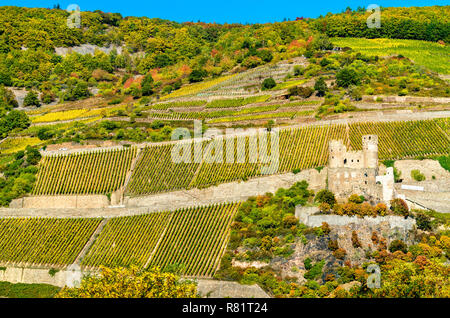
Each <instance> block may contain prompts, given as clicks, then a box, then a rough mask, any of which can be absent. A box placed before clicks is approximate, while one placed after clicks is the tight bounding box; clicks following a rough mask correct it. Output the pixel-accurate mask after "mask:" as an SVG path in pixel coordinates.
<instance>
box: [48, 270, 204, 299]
mask: <svg viewBox="0 0 450 318" xmlns="http://www.w3.org/2000/svg"><path fill="white" fill-rule="evenodd" d="M196 289H197V288H196V286H195V284H194V283H192V282H190V281H181V280H180V279H179V277H178V276H176V275H175V274H172V273H164V272H161V271H160V269H158V268H152V269H149V270H140V269H138V268H137V267H136V266H132V267H130V268H116V269H109V268H106V267H101V272H100V275H99V276H88V277H85V278H83V280H82V282H81V285H80V287H79V288H67V287H66V288H63V289H62V290H61V291H60V292H59V293H58V294H57V295H56V297H57V298H195V297H197V290H196Z"/></svg>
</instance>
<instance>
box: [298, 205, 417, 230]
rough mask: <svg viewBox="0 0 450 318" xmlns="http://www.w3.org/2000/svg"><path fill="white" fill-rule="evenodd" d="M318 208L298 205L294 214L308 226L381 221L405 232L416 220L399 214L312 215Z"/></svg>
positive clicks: (361, 223)
mask: <svg viewBox="0 0 450 318" xmlns="http://www.w3.org/2000/svg"><path fill="white" fill-rule="evenodd" d="M317 212H318V209H317V208H315V207H302V206H298V207H296V209H295V216H296V217H297V218H298V219H299V220H300V222H301V223H303V224H305V225H307V226H310V227H318V226H321V225H322V223H324V222H325V223H328V225H330V226H347V225H349V224H355V225H357V226H369V227H373V226H378V225H380V224H382V223H388V224H389V227H390V228H391V229H394V228H401V229H402V230H404V231H405V232H408V231H410V230H413V229H414V227H415V225H416V220H415V219H412V218H408V219H405V218H404V217H401V216H391V215H390V216H383V217H382V216H378V217H375V218H373V217H364V218H360V217H357V216H340V215H314V213H317Z"/></svg>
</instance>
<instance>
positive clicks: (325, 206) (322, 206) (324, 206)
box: [319, 202, 331, 214]
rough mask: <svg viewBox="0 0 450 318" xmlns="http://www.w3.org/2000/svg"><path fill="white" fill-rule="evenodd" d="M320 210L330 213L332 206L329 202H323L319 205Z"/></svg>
mask: <svg viewBox="0 0 450 318" xmlns="http://www.w3.org/2000/svg"><path fill="white" fill-rule="evenodd" d="M319 211H320V212H322V213H324V214H328V213H330V211H331V206H330V205H329V204H328V203H326V202H323V203H321V204H320V205H319Z"/></svg>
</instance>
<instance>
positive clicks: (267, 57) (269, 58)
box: [257, 50, 273, 62]
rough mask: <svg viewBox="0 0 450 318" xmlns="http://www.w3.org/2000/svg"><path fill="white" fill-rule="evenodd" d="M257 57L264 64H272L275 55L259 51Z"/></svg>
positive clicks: (267, 51) (266, 51)
mask: <svg viewBox="0 0 450 318" xmlns="http://www.w3.org/2000/svg"><path fill="white" fill-rule="evenodd" d="M257 56H258V57H259V58H260V59H261V60H263V61H264V62H270V61H272V59H273V55H272V53H271V52H270V51H269V50H259V51H258V52H257Z"/></svg>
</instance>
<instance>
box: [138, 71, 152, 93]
mask: <svg viewBox="0 0 450 318" xmlns="http://www.w3.org/2000/svg"><path fill="white" fill-rule="evenodd" d="M153 83H154V81H153V77H152V75H151V74H147V75H146V76H145V77H144V79H143V80H142V82H141V88H142V96H150V95H152V94H153Z"/></svg>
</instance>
